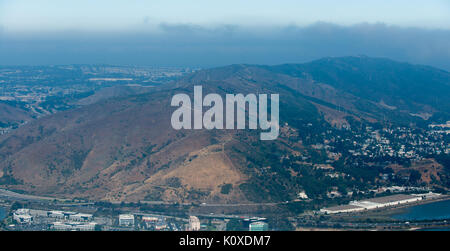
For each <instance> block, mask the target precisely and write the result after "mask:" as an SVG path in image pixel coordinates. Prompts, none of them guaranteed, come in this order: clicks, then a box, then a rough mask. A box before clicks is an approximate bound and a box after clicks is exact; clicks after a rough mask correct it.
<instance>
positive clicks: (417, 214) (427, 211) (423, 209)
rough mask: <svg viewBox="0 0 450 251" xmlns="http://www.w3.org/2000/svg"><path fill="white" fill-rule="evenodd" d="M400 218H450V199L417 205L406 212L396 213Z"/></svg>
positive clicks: (408, 219) (409, 219) (410, 219)
mask: <svg viewBox="0 0 450 251" xmlns="http://www.w3.org/2000/svg"><path fill="white" fill-rule="evenodd" d="M392 218H394V219H398V220H407V221H414V220H416V221H417V220H445V219H449V220H450V200H445V201H438V202H433V203H429V204H423V205H417V206H413V207H410V208H408V209H407V211H406V212H405V213H402V214H397V215H394V216H393V217H392Z"/></svg>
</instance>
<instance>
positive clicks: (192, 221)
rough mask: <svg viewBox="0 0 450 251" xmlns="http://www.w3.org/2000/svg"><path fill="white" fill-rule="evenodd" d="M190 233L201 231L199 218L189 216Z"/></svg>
mask: <svg viewBox="0 0 450 251" xmlns="http://www.w3.org/2000/svg"><path fill="white" fill-rule="evenodd" d="M188 230H189V231H199V230H200V220H199V219H198V217H197V216H189V229H188Z"/></svg>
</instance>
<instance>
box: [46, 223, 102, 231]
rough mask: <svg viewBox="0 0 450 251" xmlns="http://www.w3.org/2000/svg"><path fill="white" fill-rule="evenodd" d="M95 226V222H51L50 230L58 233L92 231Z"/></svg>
mask: <svg viewBox="0 0 450 251" xmlns="http://www.w3.org/2000/svg"><path fill="white" fill-rule="evenodd" d="M96 225H97V223H95V222H89V223H81V222H73V221H72V222H53V224H52V229H54V230H58V231H94V230H95V226H96Z"/></svg>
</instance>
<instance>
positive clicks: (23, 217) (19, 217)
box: [13, 210, 33, 224]
mask: <svg viewBox="0 0 450 251" xmlns="http://www.w3.org/2000/svg"><path fill="white" fill-rule="evenodd" d="M17 211H19V210H17ZM17 211H16V212H14V214H13V219H14V220H15V221H17V222H18V223H21V224H25V223H31V222H33V216H31V215H29V214H21V212H17Z"/></svg>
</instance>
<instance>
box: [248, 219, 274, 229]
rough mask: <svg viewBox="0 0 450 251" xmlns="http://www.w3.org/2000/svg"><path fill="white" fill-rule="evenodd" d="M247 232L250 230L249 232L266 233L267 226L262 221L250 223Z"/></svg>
mask: <svg viewBox="0 0 450 251" xmlns="http://www.w3.org/2000/svg"><path fill="white" fill-rule="evenodd" d="M248 230H250V231H268V230H269V224H267V223H265V222H263V221H257V222H252V223H250V226H249V229H248Z"/></svg>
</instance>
